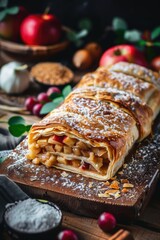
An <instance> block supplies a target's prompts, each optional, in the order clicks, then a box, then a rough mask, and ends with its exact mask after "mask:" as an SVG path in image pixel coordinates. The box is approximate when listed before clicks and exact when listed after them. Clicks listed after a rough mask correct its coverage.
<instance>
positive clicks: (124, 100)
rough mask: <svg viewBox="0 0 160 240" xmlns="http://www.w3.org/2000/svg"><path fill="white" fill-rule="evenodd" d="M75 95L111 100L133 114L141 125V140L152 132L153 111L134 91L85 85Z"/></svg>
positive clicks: (138, 124)
mask: <svg viewBox="0 0 160 240" xmlns="http://www.w3.org/2000/svg"><path fill="white" fill-rule="evenodd" d="M73 94H74V95H76V94H78V96H82V97H83V96H85V95H86V96H87V97H88V98H90V99H99V100H101V99H102V100H106V101H111V102H114V103H115V104H117V105H118V106H119V107H121V108H123V110H124V111H125V112H127V113H129V114H130V115H131V116H133V117H134V118H135V120H136V122H137V126H138V127H139V132H140V133H139V134H140V136H139V140H142V139H144V138H145V137H146V136H148V135H149V134H150V132H151V126H152V120H153V117H154V116H153V111H152V109H151V108H150V107H149V106H148V105H146V104H145V103H144V102H143V101H141V99H140V98H139V97H137V96H135V95H134V94H132V93H129V92H125V91H122V90H118V89H116V88H99V87H94V86H93V87H84V88H77V89H76V90H75V91H74V92H73Z"/></svg>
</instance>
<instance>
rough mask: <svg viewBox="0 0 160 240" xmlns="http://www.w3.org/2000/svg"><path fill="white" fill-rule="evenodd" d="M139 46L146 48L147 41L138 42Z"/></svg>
mask: <svg viewBox="0 0 160 240" xmlns="http://www.w3.org/2000/svg"><path fill="white" fill-rule="evenodd" d="M138 44H139V46H146V44H147V42H146V41H145V40H140V41H138Z"/></svg>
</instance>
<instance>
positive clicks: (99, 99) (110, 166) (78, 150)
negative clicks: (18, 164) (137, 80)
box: [27, 88, 149, 180]
mask: <svg viewBox="0 0 160 240" xmlns="http://www.w3.org/2000/svg"><path fill="white" fill-rule="evenodd" d="M107 94H108V96H107ZM127 98H128V99H129V96H127V95H126V99H127ZM116 99H117V102H116ZM118 99H119V100H118ZM127 101H128V100H125V97H124V98H122V94H121V93H119V92H117V93H116V92H115V93H114V90H113V91H112V93H111V94H110V95H109V90H108V93H106V94H105V92H104V91H103V90H100V88H93V89H92V88H90V89H86V90H85V88H83V90H82V89H77V90H74V91H73V92H72V93H71V94H70V95H69V96H68V97H67V98H66V100H65V101H64V103H63V104H62V105H61V106H60V107H58V108H57V109H55V110H53V111H52V112H51V113H50V114H49V115H47V116H46V117H45V118H43V119H42V120H41V121H40V122H39V123H36V124H34V125H33V126H32V128H31V130H30V133H29V136H28V147H29V153H28V155H27V158H28V159H30V160H31V161H32V162H33V163H35V164H39V163H42V164H44V165H45V166H47V167H55V168H58V169H62V170H66V171H71V172H74V173H78V174H82V175H84V176H86V177H91V178H95V179H98V180H107V179H109V178H111V177H112V176H113V175H114V174H115V173H116V172H117V170H118V169H119V168H120V167H121V166H122V164H123V163H124V158H125V156H126V155H127V154H128V152H129V151H130V149H131V148H132V146H133V144H134V143H135V141H136V140H137V139H138V138H139V127H138V126H137V119H138V118H139V117H138V113H137V112H136V110H135V111H134V112H133V115H135V116H136V117H133V115H132V114H131V113H130V112H131V108H130V107H129V106H128V108H127V104H129V103H127ZM132 101H133V105H134V104H135V106H136V103H134V100H132ZM123 102H124V105H121V104H122V103H123ZM135 102H136V100H135ZM137 104H139V106H140V105H141V103H140V102H138V101H137ZM125 105H126V107H125ZM142 108H143V106H142ZM144 108H145V107H144ZM136 114H137V115H136ZM147 114H148V115H149V113H147ZM136 118H137V119H136Z"/></svg>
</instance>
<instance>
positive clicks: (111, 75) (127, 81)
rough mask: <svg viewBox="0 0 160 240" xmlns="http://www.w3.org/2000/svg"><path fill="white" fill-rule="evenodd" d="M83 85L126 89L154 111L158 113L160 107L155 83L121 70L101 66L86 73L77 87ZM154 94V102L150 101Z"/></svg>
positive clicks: (159, 98)
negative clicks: (116, 70) (115, 70)
mask: <svg viewBox="0 0 160 240" xmlns="http://www.w3.org/2000/svg"><path fill="white" fill-rule="evenodd" d="M83 86H98V87H101V88H108V87H111V88H117V89H119V90H124V91H126V92H129V93H132V94H134V95H136V96H137V97H139V98H140V99H141V100H142V101H143V102H144V103H145V104H147V105H149V107H150V108H151V109H152V111H153V112H154V113H155V112H156V113H158V112H159V109H160V97H159V93H160V91H159V90H158V88H157V87H156V86H155V85H154V84H153V83H149V82H144V81H143V80H142V79H139V78H135V77H133V76H129V75H126V74H124V73H121V72H114V71H109V70H108V69H107V68H105V67H100V68H98V69H97V70H96V71H95V72H93V73H88V74H86V75H85V76H84V77H83V78H82V80H81V81H80V82H79V84H78V86H77V87H83ZM153 96H154V102H153V101H151V102H150V100H152V97H153ZM156 115H157V114H155V116H156Z"/></svg>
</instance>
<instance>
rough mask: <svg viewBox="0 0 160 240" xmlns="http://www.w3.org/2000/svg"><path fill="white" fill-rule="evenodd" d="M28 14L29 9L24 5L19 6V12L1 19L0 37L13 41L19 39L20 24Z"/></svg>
mask: <svg viewBox="0 0 160 240" xmlns="http://www.w3.org/2000/svg"><path fill="white" fill-rule="evenodd" d="M27 15H28V12H27V10H26V9H25V8H24V7H22V6H20V7H19V11H18V13H17V14H15V15H10V14H7V15H6V17H5V18H4V19H3V20H2V21H0V37H2V38H4V39H7V40H11V41H19V40H20V25H21V23H22V21H23V19H24V18H26V16H27Z"/></svg>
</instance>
